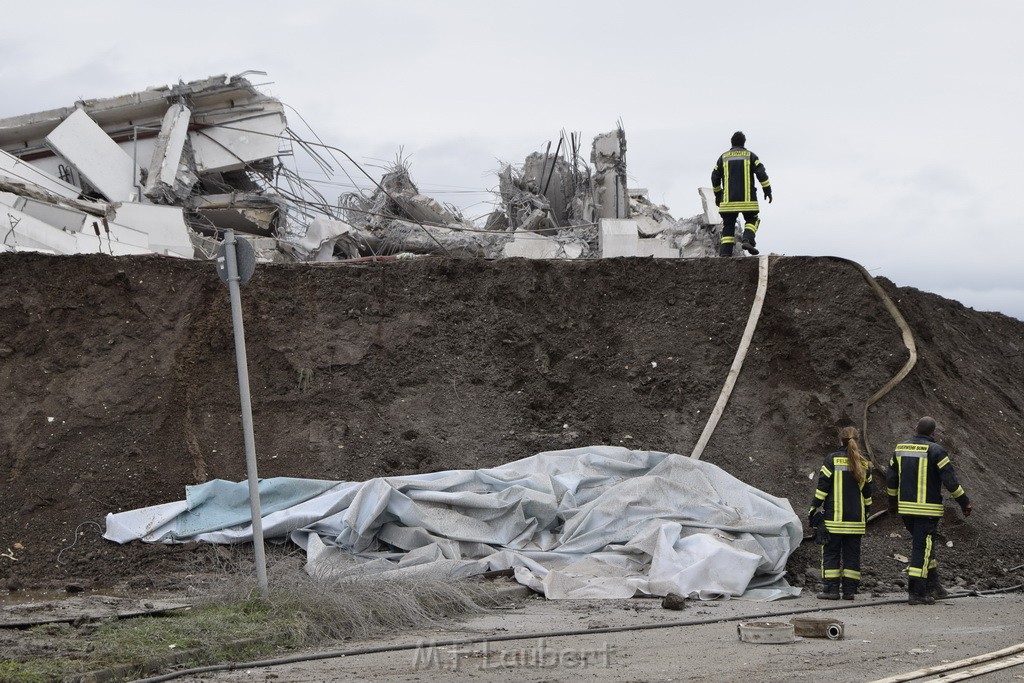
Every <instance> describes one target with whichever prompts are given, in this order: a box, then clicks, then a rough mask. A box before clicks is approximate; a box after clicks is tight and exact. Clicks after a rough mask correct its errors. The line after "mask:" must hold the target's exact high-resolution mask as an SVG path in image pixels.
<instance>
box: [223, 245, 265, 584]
mask: <svg viewBox="0 0 1024 683" xmlns="http://www.w3.org/2000/svg"><path fill="white" fill-rule="evenodd" d="M224 245H225V249H224V251H225V255H226V256H227V267H228V292H230V294H231V324H232V326H233V327H234V331H235V364H236V365H237V366H238V392H239V394H240V396H241V401H242V437H243V439H244V440H245V467H246V470H248V473H249V507H250V509H251V510H252V547H253V550H254V551H255V561H256V580H257V582H258V583H259V587H260V594H261V595H262V596H263V597H264V598H266V597H267V596H268V594H269V587H268V586H267V557H266V553H265V550H264V547H263V517H262V515H261V514H260V480H259V477H257V475H256V443H255V440H254V439H253V435H252V400H251V398H250V395H249V365H248V361H247V360H246V357H245V329H244V327H243V325H242V295H241V291H240V288H239V284H238V282H239V278H238V261H237V260H236V257H235V231H234V230H228V231H226V233H225V235H224Z"/></svg>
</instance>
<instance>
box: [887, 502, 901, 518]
mask: <svg viewBox="0 0 1024 683" xmlns="http://www.w3.org/2000/svg"><path fill="white" fill-rule="evenodd" d="M899 511H900V504H899V502H898V501H897V500H896V499H895V498H890V499H889V514H890V515H895V514H896V513H897V512H899Z"/></svg>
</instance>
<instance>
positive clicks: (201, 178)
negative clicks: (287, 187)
mask: <svg viewBox="0 0 1024 683" xmlns="http://www.w3.org/2000/svg"><path fill="white" fill-rule="evenodd" d="M243 75H244V74H243ZM243 75H239V76H233V77H230V78H229V77H227V76H214V77H211V78H207V79H205V80H200V81H192V82H189V83H179V84H178V85H175V86H169V87H158V88H150V89H147V90H144V91H142V92H136V93H131V94H128V95H122V96H118V97H112V98H104V99H93V100H84V101H80V102H77V103H76V104H75V105H74V106H72V107H64V108H60V109H53V110H49V111H44V112H38V113H35V114H27V115H23V116H16V117H12V118H7V119H3V120H0V205H2V206H0V232H2V233H3V239H2V242H0V244H2V248H3V250H5V251H21V250H31V251H45V252H50V253H57V254H74V253H87V252H101V253H109V254H111V255H123V254H153V253H155V254H165V255H169V256H179V257H184V258H194V257H200V258H202V257H209V255H210V254H211V253H212V251H213V248H214V247H215V245H216V241H217V239H218V237H219V236H221V235H222V234H223V231H224V230H226V229H229V228H230V229H235V230H238V231H240V232H243V233H246V235H247V236H248V237H250V238H251V239H252V240H253V242H254V245H255V246H256V247H257V248H258V250H259V251H260V252H262V253H263V254H264V255H266V254H268V253H276V249H275V244H276V237H277V236H278V235H279V234H280V232H281V230H282V228H283V226H284V224H285V223H286V221H287V214H288V212H289V211H291V210H293V209H292V206H291V205H290V203H289V202H288V201H287V198H286V197H285V195H284V194H282V193H281V192H280V191H279V190H278V189H277V188H276V187H275V185H276V180H277V178H276V175H277V174H279V172H280V169H281V167H280V164H279V163H278V157H279V156H281V155H282V154H287V153H289V151H288V149H287V148H286V147H283V146H282V140H286V139H287V138H288V133H287V121H286V119H285V115H284V107H283V105H282V104H281V102H279V101H278V100H276V99H274V98H272V97H268V96H266V95H264V94H262V93H260V92H259V91H258V90H257V89H256V88H255V87H253V86H252V84H251V83H249V81H247V80H246V79H245V78H244V77H243Z"/></svg>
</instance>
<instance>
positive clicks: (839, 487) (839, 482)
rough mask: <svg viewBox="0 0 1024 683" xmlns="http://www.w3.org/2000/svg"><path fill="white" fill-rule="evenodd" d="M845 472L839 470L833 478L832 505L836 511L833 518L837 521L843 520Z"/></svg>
mask: <svg viewBox="0 0 1024 683" xmlns="http://www.w3.org/2000/svg"><path fill="white" fill-rule="evenodd" d="M843 474H844V472H842V471H841V470H837V471H836V476H835V477H833V478H832V507H833V508H834V512H835V514H833V516H832V519H834V520H835V521H837V522H842V521H843ZM826 526H827V525H826Z"/></svg>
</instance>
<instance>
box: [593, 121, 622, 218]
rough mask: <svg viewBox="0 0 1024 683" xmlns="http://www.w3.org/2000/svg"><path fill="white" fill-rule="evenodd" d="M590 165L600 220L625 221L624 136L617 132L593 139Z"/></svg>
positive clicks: (620, 131)
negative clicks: (617, 219) (591, 166)
mask: <svg viewBox="0 0 1024 683" xmlns="http://www.w3.org/2000/svg"><path fill="white" fill-rule="evenodd" d="M590 162H591V163H592V164H594V168H595V172H594V187H595V194H596V198H597V206H598V211H597V215H598V217H599V218H626V217H627V216H628V215H629V197H628V195H627V189H626V132H625V131H624V130H623V129H622V128H619V129H617V130H614V131H612V132H610V133H605V134H603V135H598V136H597V137H595V138H594V146H593V150H592V151H591V154H590Z"/></svg>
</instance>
